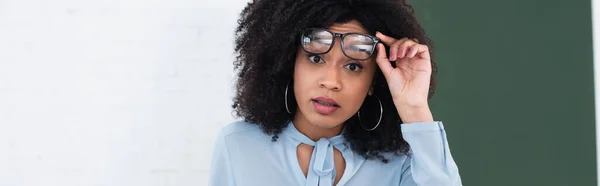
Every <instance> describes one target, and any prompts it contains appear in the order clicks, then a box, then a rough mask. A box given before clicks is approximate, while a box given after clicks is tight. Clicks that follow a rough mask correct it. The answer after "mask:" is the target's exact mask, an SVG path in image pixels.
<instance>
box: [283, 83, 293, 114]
mask: <svg viewBox="0 0 600 186" xmlns="http://www.w3.org/2000/svg"><path fill="white" fill-rule="evenodd" d="M289 86H290V82H288V83H287V85H285V98H284V99H285V101H284V103H285V110H286V111H287V113H288V114H292V112H290V108H289V107H288V97H287V94H288V93H287V92H288V87H289Z"/></svg>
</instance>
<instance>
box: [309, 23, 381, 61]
mask: <svg viewBox="0 0 600 186" xmlns="http://www.w3.org/2000/svg"><path fill="white" fill-rule="evenodd" d="M315 31H326V32H329V33H330V34H331V35H332V36H333V37H332V38H331V40H332V41H331V45H329V48H328V49H327V51H325V52H321V53H316V52H309V51H308V50H306V48H304V44H303V43H304V41H303V39H304V36H305V35H306V34H307V33H310V32H315ZM348 35H361V36H366V37H369V38H371V39H373V41H374V43H373V46H372V48H373V51H371V54H369V56H368V57H367V58H365V59H360V58H353V57H350V56H349V55H348V54H346V51H345V50H344V38H345V37H346V36H348ZM338 37H339V38H340V44H341V46H340V47H341V49H342V53H344V55H345V56H346V57H348V58H350V59H353V60H367V59H370V58H371V56H373V53H375V50H376V46H377V43H379V42H380V41H381V40H380V39H379V38H377V37H375V36H372V35H369V34H363V33H358V32H349V33H345V34H341V33H335V32H333V31H331V30H327V29H324V28H309V29H306V30H304V31H303V32H302V35H300V45H302V50H304V52H306V53H309V54H315V55H321V54H326V53H328V52H329V51H331V49H332V48H333V45H335V38H338Z"/></svg>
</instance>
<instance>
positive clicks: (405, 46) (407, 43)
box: [398, 39, 417, 58]
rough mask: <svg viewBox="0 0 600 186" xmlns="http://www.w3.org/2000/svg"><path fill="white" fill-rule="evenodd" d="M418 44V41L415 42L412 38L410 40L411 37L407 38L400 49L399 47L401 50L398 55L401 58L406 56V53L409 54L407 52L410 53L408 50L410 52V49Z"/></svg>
mask: <svg viewBox="0 0 600 186" xmlns="http://www.w3.org/2000/svg"><path fill="white" fill-rule="evenodd" d="M416 44H417V43H415V42H414V41H412V40H409V39H406V40H405V41H404V42H402V45H400V49H399V51H398V52H399V54H398V57H399V58H405V57H406V55H407V54H408V52H409V51H408V50H409V49H410V48H411V47H413V46H415V45H416Z"/></svg>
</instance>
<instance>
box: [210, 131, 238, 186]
mask: <svg viewBox="0 0 600 186" xmlns="http://www.w3.org/2000/svg"><path fill="white" fill-rule="evenodd" d="M227 149H228V146H227V144H226V141H225V135H224V133H223V131H221V133H220V134H219V137H218V138H217V142H216V143H215V147H214V148H213V154H212V160H211V164H210V177H209V184H208V185H209V186H235V178H234V175H233V167H232V166H231V159H230V156H229V151H228V150H227Z"/></svg>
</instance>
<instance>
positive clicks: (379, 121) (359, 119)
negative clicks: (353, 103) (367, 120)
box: [358, 95, 383, 131]
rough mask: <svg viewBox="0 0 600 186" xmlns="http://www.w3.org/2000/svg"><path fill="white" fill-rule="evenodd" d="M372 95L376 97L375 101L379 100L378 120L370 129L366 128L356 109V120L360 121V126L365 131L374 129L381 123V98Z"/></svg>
mask: <svg viewBox="0 0 600 186" xmlns="http://www.w3.org/2000/svg"><path fill="white" fill-rule="evenodd" d="M373 96H375V98H377V101H378V102H379V120H378V121H377V124H376V125H375V127H373V128H370V129H368V128H366V127H365V126H364V125H363V123H362V119H361V118H360V109H359V110H358V122H359V123H360V126H361V127H362V128H363V129H365V130H367V131H373V130H375V129H376V128H377V127H378V126H379V124H380V123H381V118H382V117H383V105H382V104H381V99H379V97H377V96H376V95H373Z"/></svg>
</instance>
